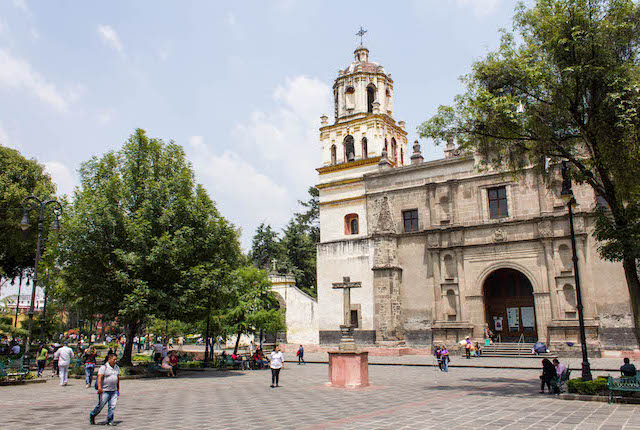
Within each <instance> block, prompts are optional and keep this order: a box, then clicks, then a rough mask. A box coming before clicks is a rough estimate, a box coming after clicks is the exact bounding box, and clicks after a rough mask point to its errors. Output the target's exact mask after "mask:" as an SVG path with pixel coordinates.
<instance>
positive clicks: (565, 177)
mask: <svg viewBox="0 0 640 430" xmlns="http://www.w3.org/2000/svg"><path fill="white" fill-rule="evenodd" d="M567 169H568V168H567V162H566V161H563V162H562V191H561V192H560V197H561V198H562V200H563V201H564V202H565V203H566V204H567V208H568V209H569V226H570V229H571V251H572V252H573V257H572V258H571V259H572V260H573V277H574V280H575V284H576V310H577V311H578V323H579V324H580V345H581V346H582V380H583V381H591V380H592V379H593V377H592V376H591V366H590V365H589V356H588V355H587V336H586V333H585V328H584V314H583V312H582V310H583V306H582V293H581V290H580V274H579V272H578V254H577V252H576V233H575V231H574V229H573V206H575V204H576V199H575V197H574V196H573V190H572V189H571V178H569V174H568V171H567Z"/></svg>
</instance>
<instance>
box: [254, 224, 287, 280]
mask: <svg viewBox="0 0 640 430" xmlns="http://www.w3.org/2000/svg"><path fill="white" fill-rule="evenodd" d="M283 257H284V250H283V249H282V246H281V245H280V238H279V237H278V233H276V232H275V231H273V229H272V228H271V226H270V225H266V226H265V224H264V223H262V224H260V225H259V226H258V228H257V229H256V233H255V234H254V236H253V241H252V245H251V253H250V258H249V259H250V260H251V261H252V262H253V264H254V265H255V266H256V267H258V268H259V269H263V270H269V269H270V267H271V262H272V261H273V260H277V261H280V262H282V260H283Z"/></svg>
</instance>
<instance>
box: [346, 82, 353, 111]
mask: <svg viewBox="0 0 640 430" xmlns="http://www.w3.org/2000/svg"><path fill="white" fill-rule="evenodd" d="M345 94H346V102H347V109H353V108H355V107H356V90H355V89H354V88H353V87H349V88H347V90H346V91H345Z"/></svg>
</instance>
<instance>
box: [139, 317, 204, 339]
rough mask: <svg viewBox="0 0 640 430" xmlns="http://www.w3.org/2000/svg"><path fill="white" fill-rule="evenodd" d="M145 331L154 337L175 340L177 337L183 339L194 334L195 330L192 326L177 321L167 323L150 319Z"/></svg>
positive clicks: (162, 320)
mask: <svg viewBox="0 0 640 430" xmlns="http://www.w3.org/2000/svg"><path fill="white" fill-rule="evenodd" d="M167 322H168V324H167ZM167 330H168V331H167ZM146 331H147V332H148V333H153V334H156V335H162V336H168V337H173V338H176V337H178V336H183V337H184V336H186V335H188V334H190V333H194V332H195V331H197V329H196V327H195V326H194V324H189V323H186V322H183V321H179V320H169V321H167V320H164V319H161V318H151V319H150V320H149V322H147V324H146Z"/></svg>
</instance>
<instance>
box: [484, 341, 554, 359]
mask: <svg viewBox="0 0 640 430" xmlns="http://www.w3.org/2000/svg"><path fill="white" fill-rule="evenodd" d="M533 345H534V344H533V343H529V342H527V343H494V344H493V345H487V346H483V347H482V357H503V358H508V357H516V358H541V357H542V358H544V357H549V358H553V357H555V356H554V355H553V354H551V353H544V354H537V355H536V354H534V353H533V352H531V351H532V350H533Z"/></svg>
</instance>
